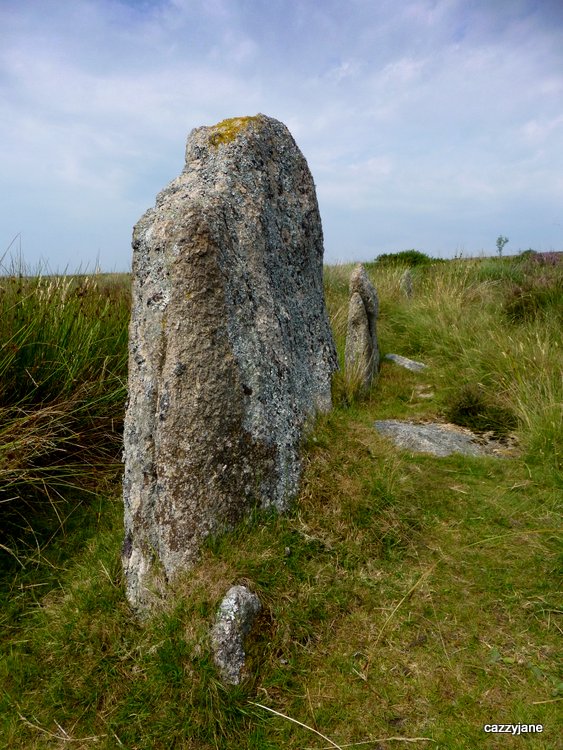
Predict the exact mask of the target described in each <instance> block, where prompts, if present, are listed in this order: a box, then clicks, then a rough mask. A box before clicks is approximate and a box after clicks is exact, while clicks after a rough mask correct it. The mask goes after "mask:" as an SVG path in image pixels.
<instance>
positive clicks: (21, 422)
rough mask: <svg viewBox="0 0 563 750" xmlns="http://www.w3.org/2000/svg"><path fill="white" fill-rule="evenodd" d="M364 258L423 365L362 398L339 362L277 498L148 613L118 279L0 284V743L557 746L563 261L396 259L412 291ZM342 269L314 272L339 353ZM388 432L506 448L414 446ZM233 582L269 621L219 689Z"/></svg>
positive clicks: (124, 289)
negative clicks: (124, 460)
mask: <svg viewBox="0 0 563 750" xmlns="http://www.w3.org/2000/svg"><path fill="white" fill-rule="evenodd" d="M366 266H367V270H368V273H369V275H370V277H371V278H372V280H373V281H374V283H375V285H376V287H377V289H378V293H379V296H380V307H381V310H380V321H379V336H380V346H381V349H382V352H383V354H385V353H389V352H394V353H397V354H402V355H405V356H407V357H412V358H414V359H418V360H421V361H423V362H425V363H426V364H427V365H429V367H428V369H427V370H425V371H424V372H422V373H412V372H409V371H407V370H404V369H401V368H399V367H397V366H396V365H395V364H393V363H391V362H389V361H385V360H384V361H383V364H382V368H381V372H380V376H379V379H378V380H377V382H376V383H374V385H373V387H372V389H371V391H370V392H369V393H368V394H362V393H360V392H359V390H358V386H357V381H356V380H355V378H354V376H353V374H350V373H346V372H344V371H342V370H341V371H340V373H338V374H337V375H336V377H335V381H334V403H335V408H334V410H333V411H332V413H331V414H330V415H328V416H326V417H323V418H321V419H319V420H318V422H317V424H316V427H315V430H314V432H313V433H312V434H311V435H310V436H309V438H308V441H307V445H306V446H305V471H304V478H303V486H302V491H301V493H300V496H299V498H298V499H297V501H296V502H295V505H294V507H293V510H292V511H291V512H290V513H288V514H287V515H284V516H276V515H271V514H263V513H257V514H256V515H255V516H253V517H252V518H249V519H248V521H247V522H246V523H244V524H242V525H241V526H240V527H239V528H238V529H237V530H236V531H234V532H233V533H231V534H228V535H225V536H223V537H221V538H218V539H214V540H212V541H211V542H210V543H209V544H208V545H207V547H206V549H205V550H204V554H203V557H202V562H201V565H199V566H198V567H197V568H196V569H194V570H193V571H192V572H191V573H189V574H187V575H186V576H185V577H184V578H183V579H182V580H181V581H179V582H178V584H177V586H176V587H175V590H174V591H173V592H172V593H171V597H170V600H169V602H168V603H167V605H166V606H165V607H163V609H162V611H159V612H158V613H156V615H155V616H154V617H153V618H152V619H151V620H150V621H148V622H145V623H139V622H137V621H136V620H135V619H134V618H133V617H132V616H131V614H130V612H129V610H128V607H127V605H126V603H125V598H124V591H123V585H122V580H121V567H120V559H119V554H120V547H121V543H122V536H123V527H122V507H121V498H120V486H119V484H120V472H121V468H120V464H119V460H120V452H121V446H120V440H121V427H122V417H123V412H124V407H125V398H126V364H127V363H126V344H127V319H128V309H129V288H128V284H129V280H128V279H127V277H124V276H123V277H117V276H102V275H89V276H86V275H85V276H80V277H47V278H37V277H35V278H27V277H24V276H18V275H13V276H5V277H3V278H0V320H1V321H2V322H1V326H2V330H1V332H0V334H1V335H0V374H1V378H0V412H1V417H2V419H1V421H0V433H1V434H0V516H1V532H0V533H1V536H0V545H1V546H0V562H1V568H0V597H1V600H2V606H1V611H0V747H6V748H25V749H26V750H27V749H29V748H63V747H78V748H90V747H97V748H121V747H124V748H128V750H136V749H138V750H141V749H142V750H152V749H161V748H162V750H165V749H166V750H168V749H169V748H186V749H194V750H196V749H197V750H212V749H224V750H231V749H232V750H234V749H235V748H237V750H238V749H240V748H244V749H246V748H248V749H249V750H250V749H252V750H278V749H280V748H283V749H284V750H304V749H305V748H315V749H318V750H320V748H325V747H326V748H331V747H340V748H344V747H358V748H368V749H369V750H375V749H376V748H377V749H379V750H381V749H382V748H384V749H385V750H387V749H388V748H397V747H412V746H414V747H428V748H442V749H443V750H457V749H458V748H459V749H460V750H461V749H467V750H474V748H481V747H485V748H501V747H502V748H516V747H522V746H525V747H528V746H529V747H533V748H538V749H539V748H543V749H544V750H554V749H555V748H557V747H560V746H561V745H560V744H559V743H560V737H561V735H562V731H561V730H562V726H561V720H560V717H561V701H562V700H563V675H562V674H561V670H560V665H561V658H560V657H561V653H560V644H561V635H562V629H561V620H560V616H561V612H562V610H563V606H562V601H561V595H560V592H558V586H560V580H561V579H560V574H561V559H562V558H561V538H560V531H561V525H560V524H561V514H560V512H561V496H562V494H563V493H562V485H563V481H562V473H561V468H562V467H561V462H562V455H563V435H562V428H561V424H562V417H563V414H562V403H563V384H562V371H563V357H562V350H561V346H562V341H561V331H562V330H563V262H562V261H561V255H560V254H558V255H555V254H548V255H532V254H527V255H523V256H519V257H515V258H489V259H478V260H463V259H457V260H453V261H448V262H441V263H430V264H423V265H420V266H415V267H414V268H413V270H412V273H413V285H414V294H413V297H412V298H411V299H406V298H405V297H404V295H403V293H402V292H401V288H400V279H401V275H402V273H403V270H404V269H403V268H402V267H400V266H395V265H393V264H392V263H371V264H366ZM351 268H352V266H338V267H327V268H326V269H325V289H326V298H327V305H328V307H329V312H330V316H331V321H332V325H333V330H334V334H335V338H336V341H337V346H338V350H339V355H340V359H341V363H342V359H343V349H344V336H345V330H346V316H347V296H348V294H347V284H348V277H349V273H350V271H351ZM429 395H430V397H428V396H429ZM386 418H403V419H406V418H408V419H414V420H430V419H436V420H443V421H445V420H450V421H454V422H456V423H458V424H462V425H466V426H469V427H471V428H473V429H478V430H479V431H481V432H489V433H493V434H495V435H496V436H497V437H499V438H500V439H504V440H510V441H511V443H512V444H513V445H515V446H516V453H515V456H514V457H513V458H510V459H496V458H470V457H461V456H452V457H448V458H435V457H432V456H429V455H414V454H411V453H409V452H405V451H401V450H398V449H397V448H395V447H394V446H393V445H392V444H390V443H389V442H388V441H387V440H385V439H384V438H383V437H381V436H380V435H378V434H377V433H376V432H375V430H374V428H373V422H374V421H375V420H376V419H386ZM237 583H243V584H246V585H247V586H249V587H250V588H251V589H252V590H253V591H255V592H256V593H257V594H258V596H259V597H260V599H261V601H262V605H263V609H262V612H261V614H260V616H259V619H258V622H257V624H256V626H255V628H254V630H253V631H252V633H251V636H250V638H249V642H248V644H247V651H248V658H247V667H248V669H247V672H248V673H247V676H246V679H245V680H244V682H243V683H242V684H241V685H240V686H239V687H236V688H230V689H227V688H225V687H223V685H222V684H221V682H220V681H219V679H218V676H217V673H216V670H215V667H214V665H213V662H212V659H211V658H210V653H209V642H208V637H209V629H210V626H211V624H212V623H213V619H214V615H215V612H216V609H217V606H218V603H219V601H220V600H221V598H222V596H223V595H224V593H225V592H226V590H227V589H228V588H229V587H230V586H231V585H233V584H237ZM558 649H559V651H558ZM274 712H277V713H274ZM296 722H300V723H301V724H298V723H296ZM495 723H496V724H500V723H512V724H516V723H523V724H524V723H525V724H532V723H533V724H542V725H543V732H542V733H541V734H534V735H527V736H520V737H513V736H509V735H495V734H485V732H484V731H483V727H484V725H485V724H495ZM320 735H323V736H320Z"/></svg>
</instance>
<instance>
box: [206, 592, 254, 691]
mask: <svg viewBox="0 0 563 750" xmlns="http://www.w3.org/2000/svg"><path fill="white" fill-rule="evenodd" d="M261 608H262V606H261V604H260V600H259V599H258V597H257V596H256V594H253V593H252V592H251V591H249V590H248V589H247V588H246V586H233V587H232V588H230V589H229V590H228V591H227V594H226V595H225V598H224V599H223V601H222V602H221V605H220V607H219V611H218V613H217V617H216V618H215V625H214V627H213V630H212V631H211V646H212V648H213V658H214V660H215V664H216V665H217V667H218V668H219V672H220V673H221V677H222V678H223V680H224V681H225V682H227V683H228V684H230V685H238V684H239V683H240V681H241V677H242V670H243V668H244V661H245V652H244V639H245V638H246V636H247V635H248V634H249V632H250V629H251V628H252V623H253V622H254V619H255V617H256V615H257V614H258V612H259V611H260V610H261Z"/></svg>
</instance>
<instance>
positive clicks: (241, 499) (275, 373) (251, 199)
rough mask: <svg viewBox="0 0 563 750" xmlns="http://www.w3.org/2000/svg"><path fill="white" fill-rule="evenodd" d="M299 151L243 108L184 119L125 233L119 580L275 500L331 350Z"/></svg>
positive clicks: (283, 499)
mask: <svg viewBox="0 0 563 750" xmlns="http://www.w3.org/2000/svg"><path fill="white" fill-rule="evenodd" d="M322 259H323V237H322V229H321V221H320V216H319V211H318V206H317V199H316V194H315V187H314V183H313V179H312V177H311V173H310V171H309V169H308V166H307V162H306V161H305V159H304V157H303V155H302V154H301V152H300V151H299V149H298V147H297V146H296V144H295V142H294V140H293V138H292V137H291V134H290V133H289V131H288V130H287V128H286V127H285V126H284V125H283V124H282V123H281V122H278V121H276V120H273V119H270V118H268V117H265V116H264V115H257V116H256V117H245V118H236V119H233V120H226V121H224V122H222V123H219V125H216V126H214V127H202V128H197V129H196V130H193V131H192V132H191V134H190V136H189V138H188V142H187V147H186V164H185V167H184V170H183V172H182V174H181V175H180V176H179V177H177V178H176V179H175V180H173V182H171V183H170V185H169V186H168V187H167V188H166V189H165V190H163V191H162V192H161V193H160V194H159V195H158V197H157V200H156V206H155V208H153V209H150V210H149V211H147V213H146V214H145V215H144V216H143V217H142V218H141V219H140V221H139V222H138V224H137V225H136V227H135V229H134V233H133V306H132V318H131V325H130V343H129V403H128V408H127V413H126V418H125V435H124V440H125V452H124V458H125V476H124V504H125V542H124V545H123V565H124V571H125V577H126V586H127V595H128V599H129V601H130V603H131V604H132V606H133V607H134V608H136V609H138V610H141V609H143V608H145V607H146V606H148V605H149V604H150V603H151V600H152V594H151V592H152V591H154V590H159V589H160V587H161V586H162V585H163V584H164V583H166V582H167V581H169V580H171V579H172V578H174V576H175V575H176V574H177V573H178V572H180V571H182V570H185V569H186V568H189V567H190V566H191V565H192V564H193V563H194V561H195V560H196V559H197V556H198V550H199V549H200V547H201V544H202V542H203V541H204V539H205V538H206V537H207V536H208V535H210V534H214V533H217V532H219V531H221V530H224V529H227V528H230V527H232V526H233V524H235V523H236V522H237V521H238V520H239V519H240V518H241V517H242V516H243V515H244V514H245V513H247V512H248V511H249V510H250V509H251V508H253V507H255V506H260V507H268V506H274V507H275V508H277V509H279V510H284V509H285V508H286V507H287V506H288V504H289V502H290V500H291V498H292V497H293V496H294V495H295V494H296V492H297V489H298V482H299V477H300V466H301V464H300V457H299V445H300V441H301V438H302V436H303V432H304V429H305V427H306V422H307V420H308V418H309V417H310V416H312V415H313V414H314V413H315V412H316V411H317V410H319V411H326V410H328V409H330V406H331V393H330V385H331V374H332V372H333V371H334V370H335V368H336V354H335V349H334V343H333V340H332V336H331V333H330V328H329V323H328V317H327V313H326V308H325V304H324V296H323V287H322Z"/></svg>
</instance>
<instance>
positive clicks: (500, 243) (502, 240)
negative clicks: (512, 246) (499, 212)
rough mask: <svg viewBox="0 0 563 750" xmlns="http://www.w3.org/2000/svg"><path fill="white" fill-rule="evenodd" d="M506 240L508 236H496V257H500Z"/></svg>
mask: <svg viewBox="0 0 563 750" xmlns="http://www.w3.org/2000/svg"><path fill="white" fill-rule="evenodd" d="M507 242H508V237H503V236H502V234H499V236H498V237H497V253H498V257H499V258H500V257H502V251H503V250H504V246H505V245H506V243H507Z"/></svg>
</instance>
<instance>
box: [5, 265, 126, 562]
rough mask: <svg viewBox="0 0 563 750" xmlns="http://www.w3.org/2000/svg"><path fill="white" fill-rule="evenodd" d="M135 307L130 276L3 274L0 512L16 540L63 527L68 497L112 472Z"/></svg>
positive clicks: (116, 456) (115, 463)
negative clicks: (25, 534) (131, 300)
mask: <svg viewBox="0 0 563 750" xmlns="http://www.w3.org/2000/svg"><path fill="white" fill-rule="evenodd" d="M129 304H130V303H129V285H128V278H127V277H125V276H123V277H115V276H104V275H102V274H80V275H75V276H70V275H65V276H52V275H42V274H40V273H36V274H34V275H29V274H27V273H24V272H23V270H22V269H18V270H16V271H15V270H14V269H11V270H10V271H8V272H7V273H6V275H4V276H2V277H0V514H1V517H2V527H3V531H4V534H5V535H7V536H8V537H11V538H12V540H13V538H14V537H18V536H21V533H22V530H25V529H27V530H29V531H33V533H37V529H38V528H39V527H41V525H42V524H43V523H44V522H45V521H46V520H47V526H48V527H49V528H51V527H52V523H53V522H54V523H58V524H60V523H61V522H62V520H63V518H64V515H65V506H67V505H68V498H69V495H70V496H71V495H72V494H73V493H74V494H75V495H76V493H79V492H83V491H84V490H94V489H95V488H96V487H98V486H99V485H100V482H103V481H104V479H107V478H109V477H111V476H115V474H116V470H117V468H118V461H119V454H120V445H121V424H122V415H123V410H124V403H125V396H126V368H127V322H128V315H129ZM4 541H5V540H4ZM6 548H9V545H8V544H4V549H6Z"/></svg>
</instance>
